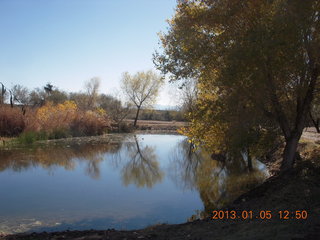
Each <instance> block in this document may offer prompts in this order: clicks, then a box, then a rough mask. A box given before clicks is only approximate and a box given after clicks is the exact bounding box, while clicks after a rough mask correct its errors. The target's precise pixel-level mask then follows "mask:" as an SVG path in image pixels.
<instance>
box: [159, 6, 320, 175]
mask: <svg viewBox="0 0 320 240" xmlns="http://www.w3.org/2000/svg"><path fill="white" fill-rule="evenodd" d="M319 13H320V1H318V0H310V1H303V0H291V1H289V0H271V1H265V0H247V1H241V0H180V1H178V6H177V9H176V14H175V16H174V17H173V18H172V19H171V20H170V21H169V24H170V27H169V31H168V32H167V33H165V34H162V35H160V36H161V41H162V44H163V52H161V53H156V54H155V55H154V62H155V64H156V66H157V67H158V68H159V69H160V70H161V71H162V72H163V73H170V75H171V79H172V80H173V81H175V80H179V79H185V78H191V77H192V78H196V79H198V84H197V87H198V100H197V109H196V110H195V111H194V112H192V113H191V114H190V119H191V121H192V125H191V127H190V129H189V130H188V131H187V134H188V135H189V136H190V137H192V139H193V140H194V141H195V142H198V143H201V144H203V145H205V146H207V147H208V148H209V149H211V150H212V151H219V152H222V151H230V150H235V151H238V150H244V151H247V152H250V153H252V154H253V155H254V154H256V155H259V154H261V149H263V148H265V149H266V150H267V149H268V148H269V144H268V143H272V142H274V140H275V139H278V138H279V137H281V136H282V137H283V139H284V140H285V148H284V153H283V157H284V159H283V162H282V169H283V170H287V169H290V168H291V167H292V165H293V163H294V160H295V159H296V158H297V156H298V155H297V153H296V150H297V145H298V142H299V139H300V137H301V134H302V131H303V129H304V127H305V125H306V121H307V116H308V115H309V111H310V106H311V103H312V100H313V98H314V95H315V94H316V92H315V89H316V88H317V87H318V85H319V72H320V51H319V50H320V29H319V27H320V19H319V17H320V16H319ZM317 94H318V93H317Z"/></svg>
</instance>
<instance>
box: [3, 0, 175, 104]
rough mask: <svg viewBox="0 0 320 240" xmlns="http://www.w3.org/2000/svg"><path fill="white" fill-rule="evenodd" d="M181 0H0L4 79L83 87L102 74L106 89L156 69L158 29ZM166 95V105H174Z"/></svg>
mask: <svg viewBox="0 0 320 240" xmlns="http://www.w3.org/2000/svg"><path fill="white" fill-rule="evenodd" d="M175 6H176V0H50V1H49V0H0V31H1V33H0V36H1V37H0V81H1V82H3V83H4V84H5V85H6V86H8V87H12V86H13V85H14V84H21V85H24V86H26V87H28V88H29V89H33V88H35V87H42V86H44V85H45V84H46V83H48V82H50V83H52V84H53V85H54V86H57V87H58V88H60V89H63V90H66V91H80V90H82V89H83V85H84V82H85V81H86V80H88V79H90V78H92V77H100V79H101V81H102V86H101V92H103V93H108V94H111V93H112V92H113V91H114V89H115V88H118V87H119V81H120V78H121V74H122V73H123V72H125V71H128V72H130V73H132V74H133V73H135V72H137V71H143V70H148V69H152V68H154V66H153V63H152V53H153V52H154V51H155V50H156V49H158V48H159V45H158V43H159V38H158V36H157V33H158V32H160V31H165V30H166V28H167V27H168V24H167V23H166V19H170V18H171V17H172V16H173V14H174V8H175ZM168 99H169V98H168V95H167V94H166V93H163V94H162V95H161V97H160V103H161V104H172V103H170V102H169V100H168Z"/></svg>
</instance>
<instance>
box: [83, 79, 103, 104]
mask: <svg viewBox="0 0 320 240" xmlns="http://www.w3.org/2000/svg"><path fill="white" fill-rule="evenodd" d="M100 83H101V81H100V79H99V78H98V77H93V78H91V79H90V80H89V81H87V82H86V83H85V91H86V95H87V108H88V109H92V108H94V107H96V105H97V100H98V95H99V88H100Z"/></svg>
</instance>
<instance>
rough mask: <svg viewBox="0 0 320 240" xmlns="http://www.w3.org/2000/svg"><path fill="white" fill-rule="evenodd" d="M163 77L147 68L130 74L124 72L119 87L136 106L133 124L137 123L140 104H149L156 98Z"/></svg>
mask: <svg viewBox="0 0 320 240" xmlns="http://www.w3.org/2000/svg"><path fill="white" fill-rule="evenodd" d="M163 83H164V79H163V78H162V77H161V76H159V75H157V74H156V73H154V72H153V71H151V70H149V71H147V72H137V73H136V74H134V75H130V74H129V73H128V72H125V73H124V74H123V76H122V80H121V88H122V90H123V93H124V94H125V96H126V97H127V98H128V100H129V102H131V103H132V104H134V105H135V106H136V107H137V113H136V117H135V120H134V124H133V125H134V126H136V124H137V120H138V116H139V111H140V109H141V107H142V106H146V105H151V104H152V103H154V101H155V100H156V97H157V96H158V93H159V90H160V88H161V86H162V85H163Z"/></svg>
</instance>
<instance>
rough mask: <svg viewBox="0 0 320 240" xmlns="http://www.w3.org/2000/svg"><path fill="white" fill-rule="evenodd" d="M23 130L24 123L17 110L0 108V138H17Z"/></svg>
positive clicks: (7, 107) (5, 107) (19, 111)
mask: <svg viewBox="0 0 320 240" xmlns="http://www.w3.org/2000/svg"><path fill="white" fill-rule="evenodd" d="M24 128H25V122H24V119H23V114H22V112H21V110H20V109H19V108H11V107H9V106H0V136H7V137H13V136H18V135H19V134H20V133H22V132H23V130H24Z"/></svg>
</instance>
